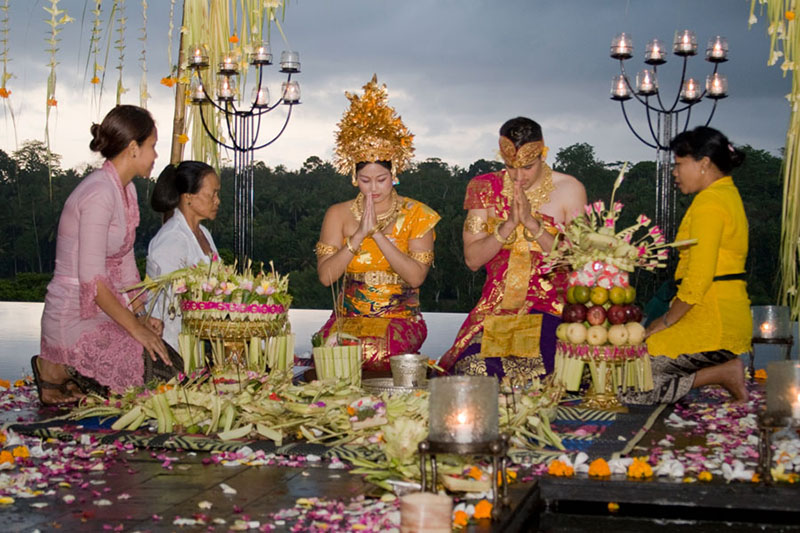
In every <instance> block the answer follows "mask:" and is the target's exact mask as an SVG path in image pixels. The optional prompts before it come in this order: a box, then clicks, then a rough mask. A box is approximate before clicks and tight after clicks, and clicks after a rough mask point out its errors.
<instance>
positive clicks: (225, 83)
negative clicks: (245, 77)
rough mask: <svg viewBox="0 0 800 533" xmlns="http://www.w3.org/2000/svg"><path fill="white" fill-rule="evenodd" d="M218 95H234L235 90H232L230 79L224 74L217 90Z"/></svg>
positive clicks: (220, 96)
mask: <svg viewBox="0 0 800 533" xmlns="http://www.w3.org/2000/svg"><path fill="white" fill-rule="evenodd" d="M217 96H218V97H219V98H231V97H233V91H232V90H231V83H230V79H229V78H228V77H227V76H224V77H223V78H222V81H221V82H220V84H219V91H218V92H217Z"/></svg>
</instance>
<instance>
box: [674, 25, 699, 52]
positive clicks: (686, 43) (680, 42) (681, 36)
mask: <svg viewBox="0 0 800 533" xmlns="http://www.w3.org/2000/svg"><path fill="white" fill-rule="evenodd" d="M672 51H673V52H674V53H675V55H677V56H693V55H695V54H697V36H696V35H695V34H694V32H693V31H691V30H679V31H676V32H675V42H674V43H673V45H672Z"/></svg>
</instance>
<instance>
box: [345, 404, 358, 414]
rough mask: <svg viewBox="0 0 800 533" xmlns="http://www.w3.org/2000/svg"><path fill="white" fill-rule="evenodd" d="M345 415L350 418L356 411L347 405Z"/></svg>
mask: <svg viewBox="0 0 800 533" xmlns="http://www.w3.org/2000/svg"><path fill="white" fill-rule="evenodd" d="M347 414H348V415H350V416H353V415H355V414H356V410H355V409H353V408H352V407H350V406H349V405H348V406H347Z"/></svg>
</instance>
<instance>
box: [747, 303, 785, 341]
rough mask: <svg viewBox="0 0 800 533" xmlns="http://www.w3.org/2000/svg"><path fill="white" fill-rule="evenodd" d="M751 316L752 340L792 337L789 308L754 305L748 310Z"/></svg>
mask: <svg viewBox="0 0 800 533" xmlns="http://www.w3.org/2000/svg"><path fill="white" fill-rule="evenodd" d="M750 313H751V314H752V316H753V338H754V339H788V338H789V337H791V336H792V322H791V320H790V317H789V308H788V307H787V306H785V305H754V306H752V307H751V308H750Z"/></svg>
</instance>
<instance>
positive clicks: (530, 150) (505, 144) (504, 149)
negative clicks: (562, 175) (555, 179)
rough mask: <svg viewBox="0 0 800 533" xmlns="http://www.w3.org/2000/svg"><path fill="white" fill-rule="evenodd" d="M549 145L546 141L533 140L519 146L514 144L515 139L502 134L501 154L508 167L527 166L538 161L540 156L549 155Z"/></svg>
mask: <svg viewBox="0 0 800 533" xmlns="http://www.w3.org/2000/svg"><path fill="white" fill-rule="evenodd" d="M547 150H548V148H547V146H545V145H544V141H533V142H529V143H525V144H523V145H522V146H520V147H519V150H517V148H516V147H515V146H514V141H512V140H511V139H509V138H508V137H505V136H500V156H501V157H502V158H503V161H505V163H506V166H507V167H508V168H520V167H527V166H528V165H532V164H533V163H535V162H536V159H538V158H539V157H542V158H545V157H547Z"/></svg>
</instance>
